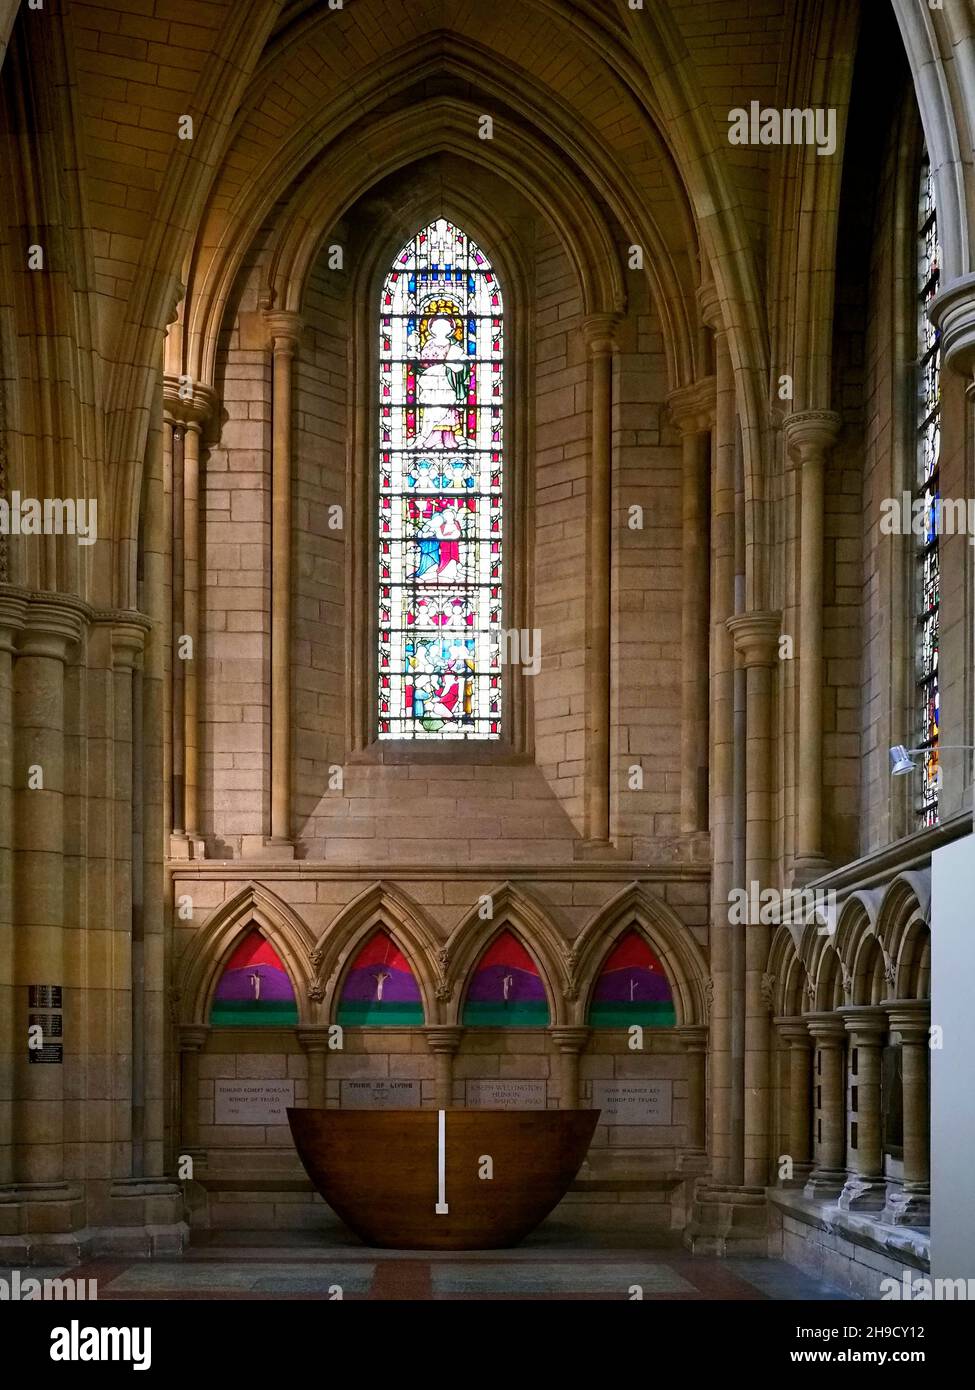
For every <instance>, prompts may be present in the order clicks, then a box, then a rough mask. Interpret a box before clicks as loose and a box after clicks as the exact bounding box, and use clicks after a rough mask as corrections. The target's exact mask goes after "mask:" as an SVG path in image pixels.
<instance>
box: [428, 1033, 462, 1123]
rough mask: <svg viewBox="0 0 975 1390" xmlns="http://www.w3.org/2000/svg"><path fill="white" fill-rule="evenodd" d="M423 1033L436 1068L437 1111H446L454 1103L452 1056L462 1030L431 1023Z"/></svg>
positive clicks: (435, 1092) (459, 1040)
mask: <svg viewBox="0 0 975 1390" xmlns="http://www.w3.org/2000/svg"><path fill="white" fill-rule="evenodd" d="M423 1031H424V1033H425V1034H426V1039H427V1046H428V1047H429V1049H430V1051H431V1052H432V1053H433V1056H434V1064H435V1066H436V1075H435V1082H434V1094H435V1098H436V1104H437V1109H438V1110H448V1109H450V1107H451V1106H452V1105H453V1103H454V1056H455V1055H456V1053H457V1049H458V1048H459V1047H460V1043H461V1039H462V1038H463V1036H464V1030H463V1028H461V1027H458V1026H457V1025H454V1024H449V1023H433V1024H431V1025H430V1027H429V1028H424V1030H423Z"/></svg>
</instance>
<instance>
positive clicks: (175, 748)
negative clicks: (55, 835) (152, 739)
mask: <svg viewBox="0 0 975 1390" xmlns="http://www.w3.org/2000/svg"><path fill="white" fill-rule="evenodd" d="M166 428H167V431H168V434H169V436H170V444H171V453H172V463H173V496H172V516H173V591H172V615H171V623H172V632H173V651H172V663H173V669H172V695H171V698H170V711H171V714H172V729H171V733H170V745H171V749H172V769H173V780H172V788H171V796H172V823H173V828H172V841H171V844H170V855H171V857H173V858H180V859H183V858H186V859H188V858H189V855H190V848H189V840H188V838H187V835H186V756H185V746H186V718H185V698H184V696H185V687H184V679H185V674H186V663H185V662H184V661H182V660H181V659H180V655H179V653H180V651H181V650H182V639H183V634H184V632H185V630H186V629H185V627H184V621H183V602H184V594H183V520H184V513H183V467H184V464H183V455H184V448H183V446H184V442H185V435H186V427H185V425H184V424H183V422H182V421H181V420H176V419H173V418H168V419H167V421H166Z"/></svg>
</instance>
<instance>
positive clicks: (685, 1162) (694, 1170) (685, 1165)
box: [677, 1149, 711, 1177]
mask: <svg viewBox="0 0 975 1390" xmlns="http://www.w3.org/2000/svg"><path fill="white" fill-rule="evenodd" d="M710 1167H711V1164H710V1161H709V1159H708V1156H707V1154H706V1153H705V1152H704V1150H703V1149H685V1150H684V1152H683V1153H682V1154H678V1155H677V1171H678V1172H679V1173H686V1174H687V1175H688V1177H703V1176H704V1174H705V1173H707V1172H708V1171H709V1169H710Z"/></svg>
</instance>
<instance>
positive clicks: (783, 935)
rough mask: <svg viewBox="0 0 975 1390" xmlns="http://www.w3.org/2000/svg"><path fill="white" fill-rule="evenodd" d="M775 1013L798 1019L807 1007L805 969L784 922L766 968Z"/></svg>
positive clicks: (778, 931)
mask: <svg viewBox="0 0 975 1390" xmlns="http://www.w3.org/2000/svg"><path fill="white" fill-rule="evenodd" d="M766 979H767V980H768V992H769V995H770V998H771V1001H772V1013H773V1014H775V1015H776V1017H779V1018H796V1017H798V1015H799V1014H801V1013H803V1012H804V1011H805V1009H806V1008H807V1006H808V998H807V995H806V972H805V967H804V966H803V964H802V958H801V957H800V955H799V951H798V948H797V946H796V942H795V940H794V938H793V935H792V932H791V931H790V930H789V927H788V926H787V925H786V924H785V923H780V925H779V926H777V927H776V929H775V932H774V934H773V936H772V945H771V947H770V948H769V957H768V967H767V969H766Z"/></svg>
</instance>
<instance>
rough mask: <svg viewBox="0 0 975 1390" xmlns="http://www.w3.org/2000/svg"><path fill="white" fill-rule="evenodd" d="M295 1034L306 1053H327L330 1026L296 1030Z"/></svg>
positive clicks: (323, 1025) (324, 1025)
mask: <svg viewBox="0 0 975 1390" xmlns="http://www.w3.org/2000/svg"><path fill="white" fill-rule="evenodd" d="M295 1034H296V1036H297V1038H298V1041H299V1043H300V1044H301V1046H302V1048H303V1049H304V1050H305V1052H327V1051H328V1038H329V1025H328V1024H327V1023H323V1024H319V1025H318V1026H312V1027H307V1028H296V1029H295Z"/></svg>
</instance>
